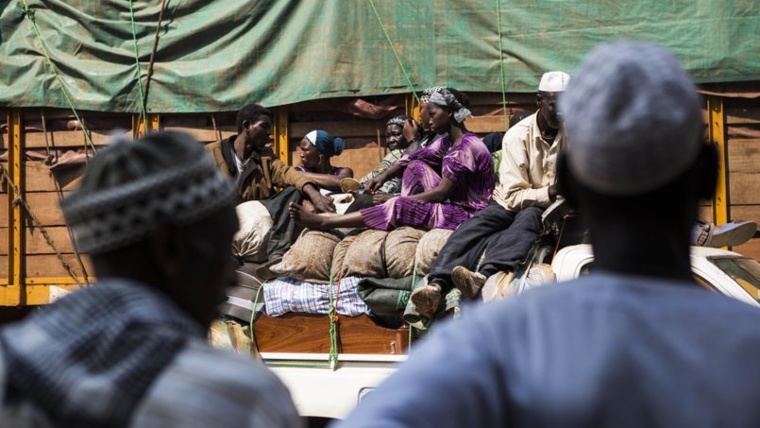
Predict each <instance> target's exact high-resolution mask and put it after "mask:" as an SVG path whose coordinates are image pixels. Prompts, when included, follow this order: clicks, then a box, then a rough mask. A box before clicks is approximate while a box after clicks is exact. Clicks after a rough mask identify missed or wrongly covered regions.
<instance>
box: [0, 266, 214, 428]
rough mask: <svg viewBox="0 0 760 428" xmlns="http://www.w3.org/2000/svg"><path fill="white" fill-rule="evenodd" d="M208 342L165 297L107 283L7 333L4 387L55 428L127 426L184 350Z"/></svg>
mask: <svg viewBox="0 0 760 428" xmlns="http://www.w3.org/2000/svg"><path fill="white" fill-rule="evenodd" d="M204 337H205V335H204V331H203V328H202V327H201V325H200V324H198V323H196V322H195V321H193V320H192V319H190V318H189V317H188V316H187V315H186V314H185V313H184V312H182V311H181V310H180V309H179V308H178V307H177V305H176V304H175V303H174V302H172V301H170V300H169V299H168V298H167V297H165V296H164V295H163V293H160V292H158V291H156V290H154V289H152V288H150V287H148V286H146V285H143V284H139V283H136V282H130V281H127V280H121V279H107V280H102V281H99V283H98V284H96V285H94V286H92V287H89V288H86V289H84V290H81V291H77V292H75V293H72V294H71V295H69V296H67V297H65V298H64V299H62V300H60V301H59V302H57V303H55V304H53V305H51V306H49V307H46V308H43V309H42V310H40V311H38V312H36V313H35V314H34V315H32V316H30V317H29V318H27V319H25V320H24V321H22V322H21V323H17V324H14V325H11V326H8V327H6V328H5V329H3V330H2V332H1V333H0V342H1V343H2V346H1V348H2V352H3V359H4V360H5V367H4V370H5V373H6V376H7V379H6V385H3V386H4V388H5V391H6V396H7V397H9V398H10V399H11V401H15V402H22V401H23V402H30V403H33V404H34V405H35V406H36V407H37V408H39V409H41V410H42V411H43V412H44V413H45V414H46V415H47V416H48V417H50V418H51V420H53V421H55V422H56V426H60V427H82V426H87V427H106V426H108V427H120V426H127V424H128V423H129V421H130V419H131V417H132V413H133V410H134V409H135V407H136V406H137V405H138V404H139V403H140V400H141V399H142V398H143V395H144V394H145V393H146V391H147V390H148V388H149V387H150V386H151V384H152V383H153V380H154V379H155V378H156V377H157V376H158V375H159V374H160V373H161V372H162V371H163V369H164V368H165V366H166V365H167V364H169V363H170V362H171V361H172V359H173V358H174V356H175V355H176V354H177V352H178V351H179V350H180V348H182V347H183V346H184V345H185V343H186V342H187V340H188V339H190V338H199V339H203V338H204ZM0 425H3V426H5V425H4V424H0Z"/></svg>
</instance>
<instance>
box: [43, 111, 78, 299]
mask: <svg viewBox="0 0 760 428" xmlns="http://www.w3.org/2000/svg"><path fill="white" fill-rule="evenodd" d="M40 121H41V122H42V132H43V133H44V134H45V150H46V152H47V158H46V159H45V164H46V165H48V166H50V165H51V164H52V163H53V159H54V158H55V155H53V154H52V153H51V151H50V138H49V137H48V133H47V119H45V109H40ZM87 157H88V156H87V147H85V159H87ZM53 184H55V190H56V194H57V195H58V202H59V203H60V202H61V201H63V189H62V188H61V184H60V183H58V180H56V179H55V178H53ZM66 231H67V232H68V234H69V239H70V240H71V242H74V234H73V233H72V231H71V228H70V227H68V225H67V226H66ZM43 236H44V235H43ZM74 255H75V256H76V258H77V262H78V263H79V267H80V268H81V269H82V275H83V276H84V281H85V283H87V285H90V278H89V275H87V269H86V268H85V266H84V262H83V261H82V255H81V254H79V250H77V246H76V245H74Z"/></svg>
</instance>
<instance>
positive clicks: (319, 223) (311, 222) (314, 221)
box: [288, 202, 327, 230]
mask: <svg viewBox="0 0 760 428" xmlns="http://www.w3.org/2000/svg"><path fill="white" fill-rule="evenodd" d="M288 212H289V213H290V218H292V219H293V220H294V221H295V222H296V223H298V224H300V225H301V226H304V227H308V228H309V229H317V230H327V227H326V226H325V222H324V217H323V216H321V215H319V214H316V213H312V212H309V211H308V210H307V209H306V208H304V207H303V206H301V205H298V204H296V203H294V202H291V203H290V205H289V206H288Z"/></svg>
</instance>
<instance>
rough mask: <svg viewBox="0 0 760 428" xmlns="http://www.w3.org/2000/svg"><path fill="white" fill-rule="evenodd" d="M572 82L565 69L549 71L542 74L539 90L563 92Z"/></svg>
mask: <svg viewBox="0 0 760 428" xmlns="http://www.w3.org/2000/svg"><path fill="white" fill-rule="evenodd" d="M569 82H570V75H569V74H567V73H565V72H564V71H549V72H547V73H544V75H543V76H541V81H540V82H539V83H538V90H539V91H541V92H563V91H564V90H565V89H567V84H568V83H569Z"/></svg>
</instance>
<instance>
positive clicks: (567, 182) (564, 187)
mask: <svg viewBox="0 0 760 428" xmlns="http://www.w3.org/2000/svg"><path fill="white" fill-rule="evenodd" d="M566 150H567V149H564V150H561V151H560V152H559V154H558V155H557V164H556V168H557V171H556V175H557V192H558V193H559V194H560V195H562V196H563V197H564V198H565V201H567V205H568V206H569V207H570V208H572V209H578V203H579V201H578V194H577V187H576V185H575V178H574V177H573V173H572V172H570V164H569V162H568V159H567V152H566Z"/></svg>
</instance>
